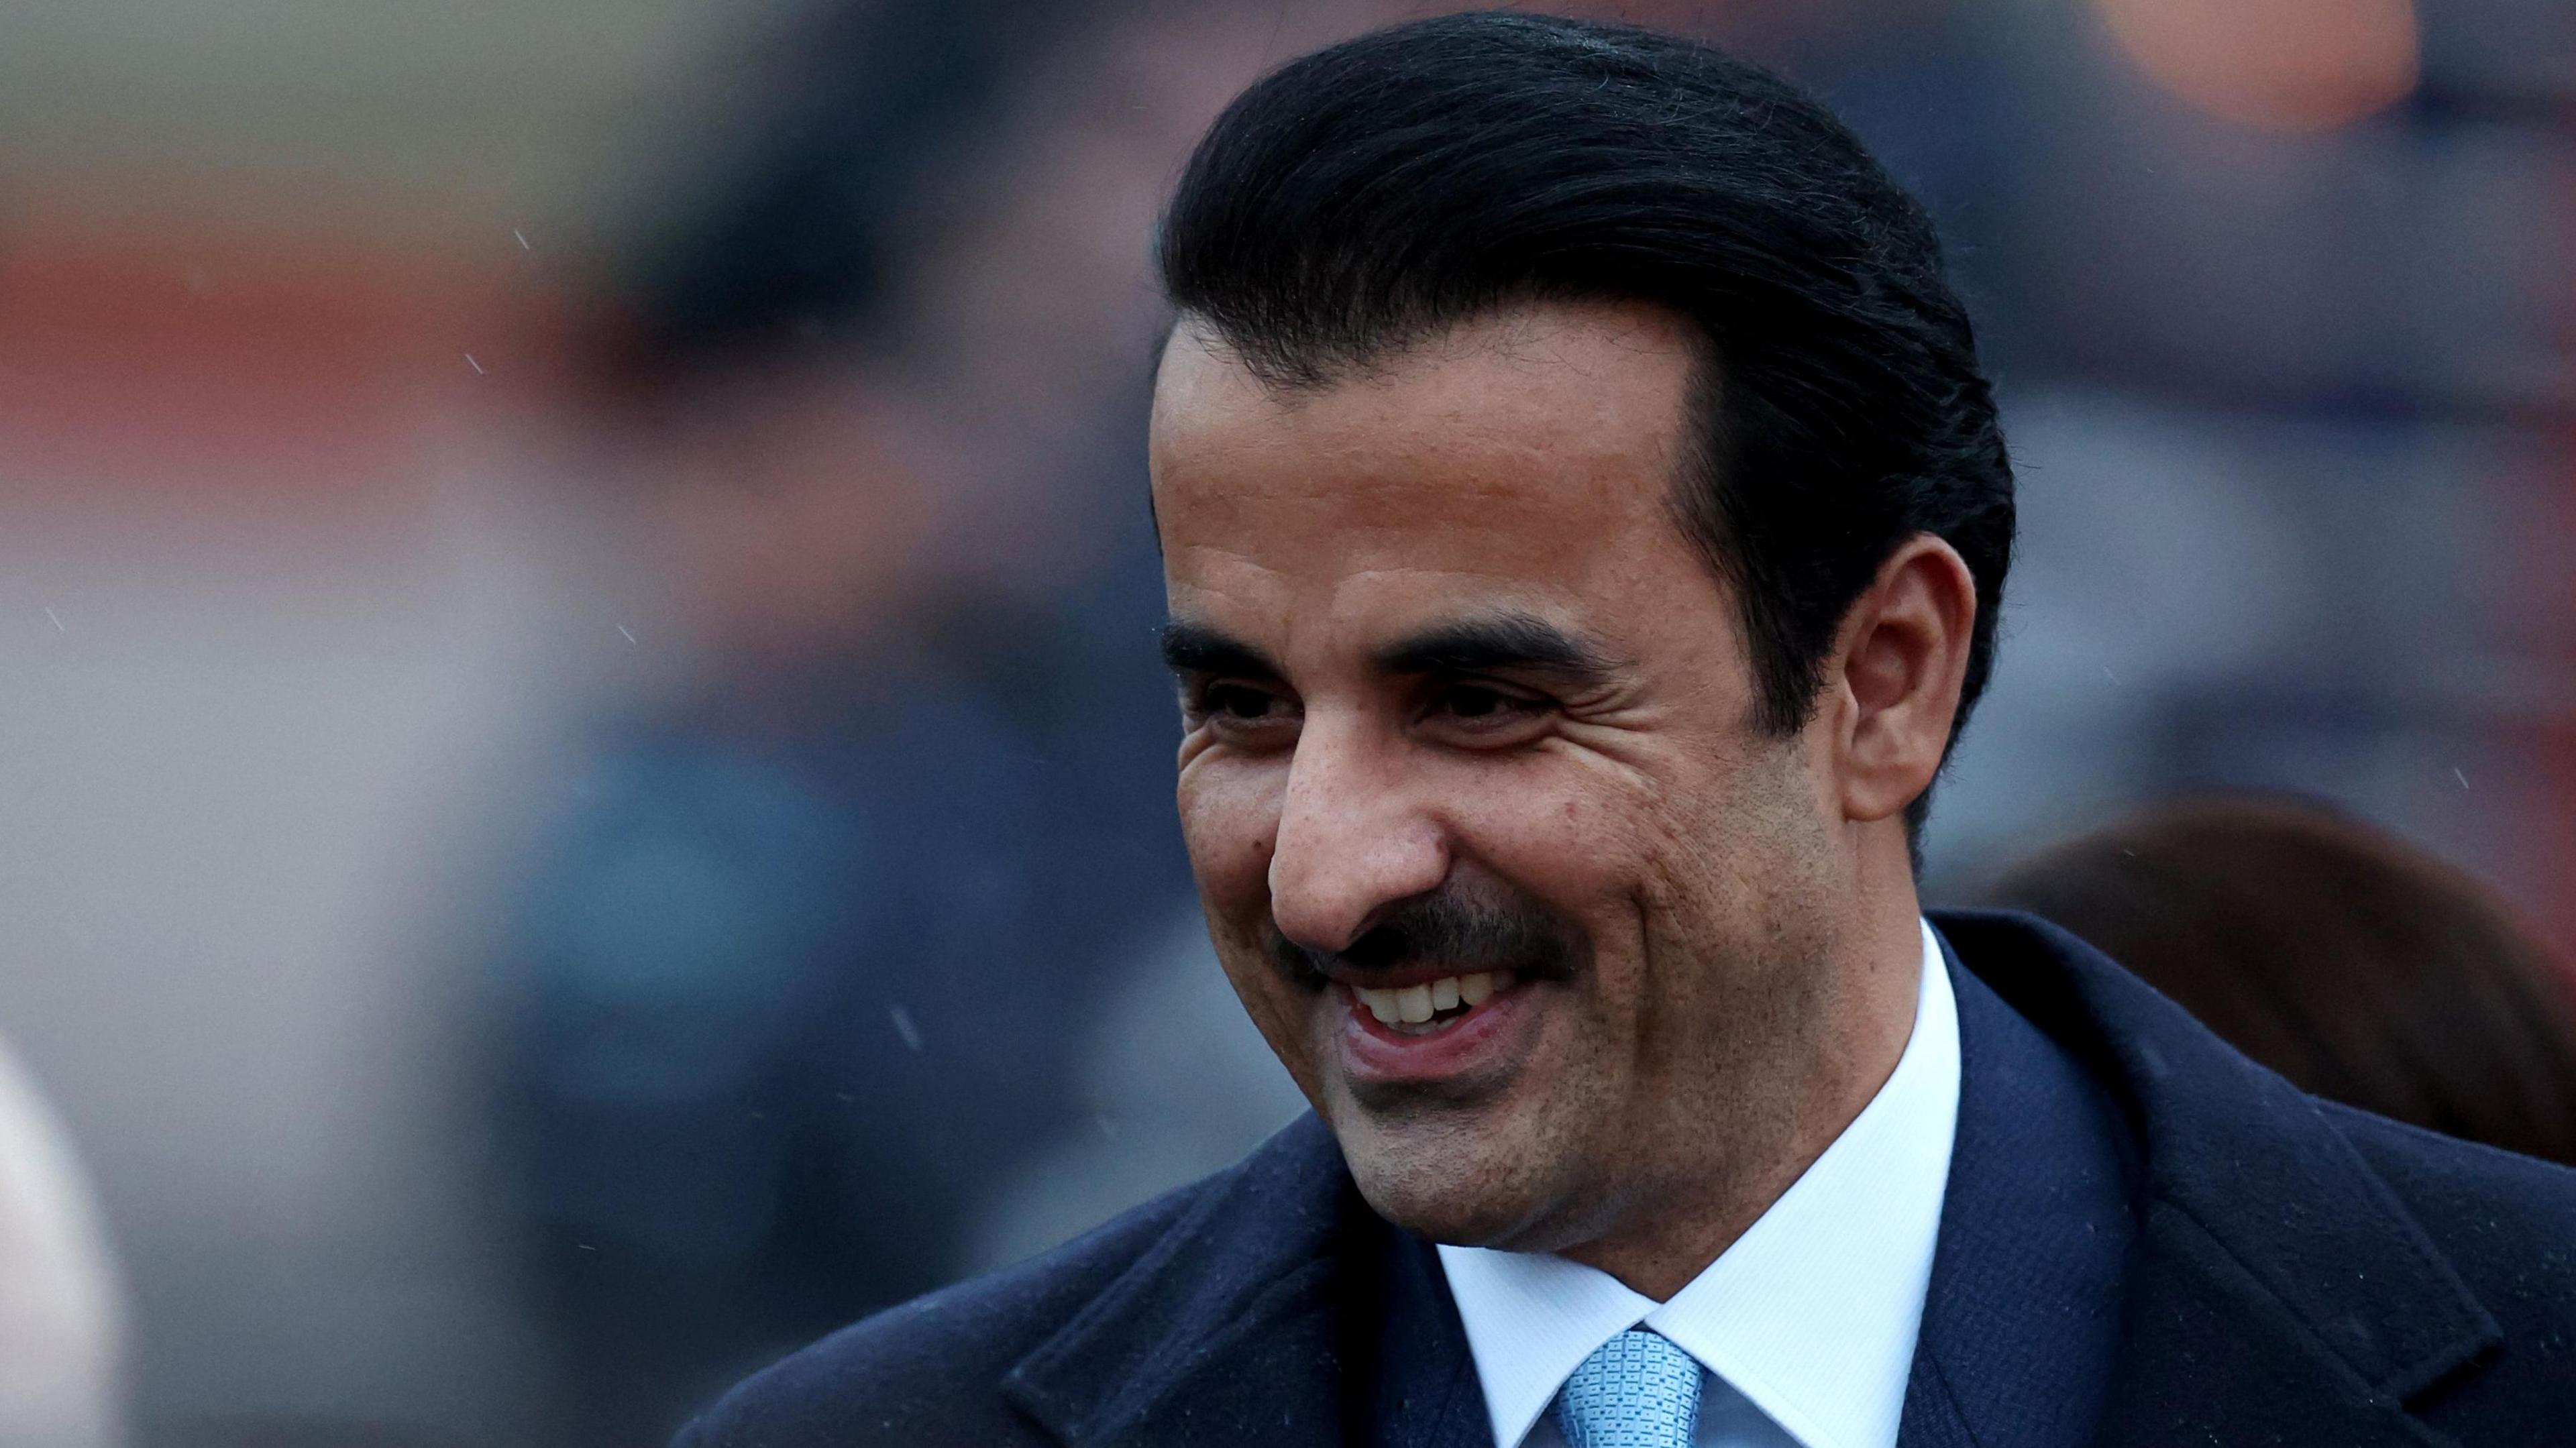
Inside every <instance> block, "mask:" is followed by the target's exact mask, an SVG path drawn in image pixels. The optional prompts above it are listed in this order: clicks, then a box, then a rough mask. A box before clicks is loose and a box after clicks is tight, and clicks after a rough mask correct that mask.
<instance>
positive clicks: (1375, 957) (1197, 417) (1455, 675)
mask: <svg viewBox="0 0 2576 1448" xmlns="http://www.w3.org/2000/svg"><path fill="white" fill-rule="evenodd" d="M1161 260H1162V267H1163V275H1164V281H1165V284H1166V287H1167V289H1168V291H1169V292H1170V295H1171V299H1172V301H1173V302H1174V304H1175V306H1176V308H1177V310H1178V314H1179V317H1178V322H1177V324H1176V326H1175V327H1174V330H1173V332H1172V334H1171V337H1170V339H1169V342H1168V344H1167V346H1166V349H1165V354H1164V358H1163V362H1162V366H1161V372H1160V376H1159V379H1158V386H1157V391H1156V396H1155V402H1154V418H1153V434H1154V436H1153V456H1152V462H1153V498H1154V505H1155V510H1156V516H1157V520H1158V526H1159V528H1160V532H1161V539H1162V544H1163V551H1164V561H1165V569H1166V579H1167V585H1168V592H1169V598H1170V605H1171V614H1172V622H1171V624H1170V627H1169V628H1168V630H1167V632H1166V639H1165V647H1166V653H1167V655H1168V658H1169V661H1170V663H1171V664H1172V666H1173V668H1174V669H1175V671H1176V673H1177V674H1178V675H1179V677H1180V679H1181V684H1182V696H1183V708H1184V717H1185V730H1186V733H1185V738H1184V741H1183V743H1182V746H1181V751H1180V782H1179V802H1180V811H1181V819H1182V825H1183V831H1184V834H1185V836H1186V838H1187V841H1188V845H1189V849H1190V854H1191V860H1192V864H1193V867H1194V869H1195V871H1196V874H1197V878H1198V883H1199V889H1200V895H1201V898H1202V901H1203V903H1204V905H1205V908H1206V912H1207V916H1208V919H1209V922H1210V927H1211V931H1212V933H1213V935H1214V937H1215V940H1216V944H1217V948H1218V953H1219V955H1220V957H1221V958H1222V959H1223V961H1224V964H1225V968H1226V972H1227V975H1228V977H1229V978H1230V979H1231V981H1232V982H1233V984H1234V986H1235V989H1236V991H1237V993H1238V995H1239V996H1240V997H1241V998H1242V1000H1243V1002H1244V1004H1245V1007H1246V1008H1247V1010H1249V1012H1250V1013H1251V1015H1252V1016H1253V1018H1254V1020H1255V1022H1256V1023H1257V1024H1258V1025H1259V1026H1260V1027H1261V1029H1262V1032H1263V1034H1264V1035H1265V1037H1266V1038H1267V1039H1268V1041H1269V1043H1270V1045H1271V1047H1272V1049H1273V1050H1274V1051H1276V1052H1277V1054H1278V1055H1279V1057H1280V1058H1281V1060H1282V1061H1283V1062H1284V1063H1285V1064H1286V1065H1287V1067H1288V1069H1289V1071H1290V1073H1291V1074H1292V1075H1293V1076H1294V1077H1295V1078H1296V1080H1297V1082H1298V1085H1299V1086H1300V1087H1301V1088H1302V1089H1303V1091H1304V1093H1305V1095H1306V1096H1307V1098H1308V1099H1309V1100H1310V1101H1311V1102H1312V1103H1313V1105H1314V1107H1315V1113H1316V1114H1315V1116H1314V1117H1313V1118H1310V1119H1308V1120H1306V1121H1304V1122H1301V1123H1300V1124H1299V1125H1297V1126H1293V1127H1291V1128H1289V1129H1288V1130H1287V1131H1285V1132H1283V1133H1282V1134H1281V1135H1280V1136H1279V1137H1277V1138H1275V1139H1274V1140H1273V1141H1271V1142H1270V1143H1269V1144H1268V1145H1266V1146H1265V1147H1263V1148H1262V1149H1261V1150H1260V1151H1258V1152H1257V1153H1255V1154H1254V1155H1253V1156H1252V1157H1250V1158H1248V1159H1247V1160H1246V1161H1244V1162H1243V1163H1242V1164H1240V1165H1239V1166H1237V1167H1235V1168H1234V1169H1232V1170H1231V1171H1228V1172H1226V1173H1223V1174H1220V1175H1219V1176H1217V1177H1214V1178H1211V1179H1209V1180H1208V1181H1206V1182H1203V1183H1200V1184H1198V1185H1196V1186H1193V1187H1189V1188H1185V1189H1183V1190H1181V1191H1179V1192H1176V1193H1174V1194H1172V1195H1171V1196H1169V1197H1166V1198H1164V1199H1162V1200H1161V1201H1159V1202H1156V1203H1153V1204H1151V1205H1149V1206H1147V1207H1145V1208H1142V1209H1140V1210H1139V1211H1137V1212H1135V1213H1133V1214H1131V1215H1129V1216H1127V1217H1124V1218H1122V1219H1120V1220H1118V1221H1116V1222H1113V1223H1111V1224H1110V1225H1108V1226H1106V1227H1104V1228H1102V1229H1100V1230H1099V1231H1098V1232H1096V1233H1094V1234H1092V1235H1091V1236H1089V1237H1087V1238H1085V1239H1083V1240H1081V1241H1079V1242H1076V1243H1075V1244H1073V1245H1072V1246H1070V1247H1068V1248H1065V1249H1064V1250H1062V1251H1060V1252H1058V1253H1055V1254H1053V1255H1050V1256H1047V1257H1043V1258H1040V1259H1038V1260H1036V1261H1033V1262H1031V1263H1029V1264H1026V1265H1024V1266H1022V1267H1020V1268H1017V1269H1014V1270H1012V1271H1009V1272H1006V1273H1003V1274H1001V1275H999V1276H996V1277H993V1278H989V1279H985V1280H982V1281H978V1282H973V1283H969V1284H966V1285H965V1286H963V1287H960V1288H956V1289H952V1290H950V1291H948V1292H945V1293H941V1294H938V1295H936V1296H933V1297H930V1298H926V1299H923V1300H921V1301H919V1302H916V1303H914V1304H912V1305H910V1306H908V1307H905V1308H900V1309H897V1310H895V1311H894V1312H891V1313H888V1314H886V1315H884V1316H881V1317H878V1318H875V1319H872V1320H870V1321H868V1322H865V1323H862V1324H860V1325H859V1326H857V1327H855V1328H852V1329H849V1330H848V1331H846V1332H844V1333H842V1334H841V1335H839V1336H837V1337H835V1338H832V1339H829V1340H827V1341H825V1342H824V1343H823V1344H821V1345H819V1346H817V1347H815V1348H813V1349H810V1350H808V1351H807V1352H806V1353H804V1354H802V1355H800V1356H799V1357H796V1358H793V1359H790V1360H789V1361H788V1362H787V1363H785V1364H782V1365H780V1366H779V1367H777V1368H774V1369H772V1370H770V1371H769V1372H768V1373H766V1374H764V1375H762V1376H761V1377H759V1378H756V1379H754V1380H753V1381H751V1382H750V1383H749V1384H746V1385H745V1386H744V1387H742V1388H740V1389H738V1390H737V1391H736V1392H735V1394H734V1395H733V1396H732V1397H730V1398H729V1399H728V1400H726V1401H725V1402H724V1403H722V1404H720V1405H719V1406H718V1407H717V1408H716V1409H715V1410H713V1411H712V1412H711V1413H710V1414H709V1415H708V1416H707V1417H705V1418H704V1419H702V1420H701V1421H700V1423H699V1424H698V1425H697V1426H696V1427H695V1428H693V1429H692V1430H691V1431H690V1433H689V1434H687V1435H685V1436H684V1442H686V1443H688V1444H691V1445H695V1448H720V1445H744V1448H748V1445H752V1444H762V1445H770V1448H803V1445H814V1448H820V1445H825V1444H845V1443H860V1442H879V1441H883V1442H889V1443H891V1442H909V1443H918V1442H938V1443H947V1442H958V1443H1024V1444H1056V1443H1063V1444H1075V1445H1087V1444H1109V1443H1118V1444H1177V1443H1219V1442H1223V1443H1246V1442H1250V1443H1281V1444H1286V1443H1314V1442H1325V1441H1333V1440H1335V1439H1337V1438H1338V1439H1346V1440H1353V1441H1368V1442H1383V1443H1406V1444H1415V1443H1428V1444H1450V1445H1458V1448H1481V1445H1485V1444H1493V1445H1495V1448H1514V1445H1521V1444H1553V1443H1559V1442H1562V1443H1570V1444H1575V1445H1588V1444H1612V1443H1617V1444H1658V1445H1687V1444H1709V1443H1724V1444H1766V1445H1769V1444H1791V1443H1794V1444H1799V1445H1803V1448H1888V1445H1891V1444H1902V1445H1905V1448H1924V1445H1935V1444H1970V1443H1975V1444H1983V1445H1998V1444H2029V1445H2042V1444H2075V1443H2084V1442H2092V1441H2103V1442H2122V1443H2182V1442H2190V1443H2239V1442H2246V1443H2253V1442H2262V1443H2317V1444H2337V1445H2345V1444H2355V1443H2397V1442H2406V1443H2429V1442H2443V1441H2454V1440H2456V1441H2459V1442H2463V1443H2521V1442H2539V1441H2544V1440H2547V1439H2550V1438H2551V1437H2552V1436H2553V1435H2556V1434H2558V1433H2560V1432H2561V1431H2563V1430H2562V1427H2561V1422H2562V1420H2563V1417H2564V1413H2565V1404H2566V1403H2567V1402H2569V1401H2571V1400H2576V1399H2571V1398H2570V1394H2571V1392H2576V1333H2571V1332H2570V1330H2569V1329H2570V1326H2571V1323H2576V1245H2572V1244H2576V1178H2571V1177H2569V1176H2568V1175H2566V1174H2564V1173H2562V1172H2560V1171H2558V1170H2557V1169H2555V1168H2551V1167H2548V1166H2544V1165H2542V1164H2539V1163H2536V1162H2530V1161H2526V1160H2523V1159H2520V1158H2517V1157H2512V1156H2508V1155H2504V1154H2501V1153H2495V1152H2488V1151H2481V1150H2478V1149H2474V1148H2469V1147H2465V1146H2461V1145H2457V1144H2453V1143H2448V1142H2444V1141H2440V1140H2437V1139H2434V1138H2431V1137H2427V1136H2425V1135H2422V1134H2420V1133H2417V1132H2413V1131H2411V1130H2408V1129H2406V1128H2402V1127H2398V1126H2395V1125H2392V1124H2390V1123H2386V1122H2382V1121H2379V1120H2377V1119H2375V1118H2370V1117H2366V1116H2362V1115H2359V1114H2357V1113H2351V1112H2347V1111H2343V1110H2341V1109H2338V1108H2333V1107H2329V1106H2326V1105H2323V1104H2321V1103H2318V1102H2315V1101H2313V1100H2311V1099H2309V1098H2307V1097H2305V1096H2302V1095H2301V1094H2299V1093H2298V1092H2297V1091H2296V1090H2295V1089H2293V1088H2291V1087H2290V1086H2289V1085H2288V1084H2287V1083H2285V1082H2282V1081H2281V1080H2279V1079H2278V1078H2276V1077H2273V1076H2271V1075H2269V1074H2267V1073H2265V1072H2263V1071H2262V1070H2260V1069H2259V1068H2257V1067H2255V1066H2253V1065H2252V1064H2251V1063H2250V1062H2247V1061H2246V1060H2244V1059H2243V1058H2242V1057H2240V1056H2237V1055H2236V1054H2235V1053H2233V1052H2232V1051H2230V1050H2229V1049H2228V1048H2227V1047H2225V1046H2224V1045H2222V1044H2220V1043H2219V1042H2218V1041H2217V1040H2216V1039H2215V1038H2214V1037H2212V1036H2210V1035H2209V1034H2207V1033H2206V1032H2205V1031H2203V1030H2201V1029H2200V1028H2199V1027H2197V1026H2196V1025H2194V1024H2193V1023H2192V1022H2191V1021H2190V1020H2189V1019H2188V1018H2187V1017H2185V1016H2184V1015H2182V1014H2181V1013H2180V1012H2179V1011H2178V1010H2176V1009H2175V1008H2174V1007H2172V1006H2171V1005H2170V1004H2168V1003H2166V1002H2164V1001H2163V1000H2162V999H2161V998H2159V997H2157V996H2155V995H2154V994H2153V993H2152V992H2150V991H2148V990H2147V989H2146V988H2144V987H2143V986H2141V985H2139V984H2138V983H2137V982H2135V981H2134V980H2132V979H2131V978H2129V977H2128V976H2126V975H2125V974H2123V973H2122V972H2121V971H2120V970H2119V968H2118V967H2116V966H2115V965H2113V964H2112V963H2111V962H2109V961H2108V960H2106V959H2104V958H2102V957H2101V956H2099V955H2097V954H2095V953H2093V952H2092V951H2090V950H2089V949H2087V948H2085V947H2084V946H2082V945H2081V944H2080V943H2079V942H2077V941H2075V940H2074V939H2073V938H2072V937H2069V936H2066V935H2064V934H2062V933H2060V932H2057V931H2055V930H2053V929H2051V928H2049V927H2046V926H2044V925H2041V924H2040V923H2038V922H2036V921H2033V920H2030V919H2027V918H2024V917H2014V916H1974V915H1968V916H1957V917H1945V918H1943V919H1942V920H1940V921H1939V922H1937V929H1936V928H1935V925H1932V924H1926V923H1925V922H1924V921H1923V919H1922V917H1921V916H1920V914H1919V913H1918V912H1919V907H1918V904H1917V901H1916V897H1915V890H1914V881H1913V871H1912V860H1911V854H1912V851H1911V837H1912V834H1913V832H1914V831H1915V830H1916V829H1917V828H1919V825H1920V822H1921V820H1922V818H1923V813H1924V809H1925V799H1926V796H1927V792H1928V791H1929V790H1930V788H1931V786H1932V783H1933V779H1934V776H1935V775H1936V774H1937V773H1938V771H1939V767H1940V764H1941V760H1942V758H1943V756H1944V754H1945V752H1946V751H1947V749H1948V746H1949V744H1950V742H1951V740H1952V739H1953V738H1954V737H1955V735H1956V733H1957V728H1958V724H1959V722H1960V721H1961V720H1962V719H1963V718H1964V717H1965V715H1966V713H1967V711H1968V709H1969V707H1970V706H1971V705H1972V704H1973V703H1974V701H1975V698H1976V696H1977V693H1978V691H1979V690H1980V688H1981V687H1982V686H1983V684H1984V682H1985V678H1986V675H1987V673H1988V671H1989V668H1990V665H1991V659H1992V654H1993V649H1994V629H1995V616H1996V606H1997V603H1998V600H1999V598H2000V593H2001V588H2002V584H2003V579H2004V573H2005V568H2006V564H2007V561H2008V555H2009V551H2010V542H2011V531H2012V485H2011V477H2010V471H2009V466H2008V463H2007V460H2006V457H2005V453H2004V448H2003V443H2002V438H2001V436H2000V434H1999V432H1998V430H1997V428H1996V425H1995V414H1994V406H1993V402H1992V400H1991V397H1990V394H1989V391H1988V388H1987V385H1986V383H1985V381H1984V379H1983V378H1982V376H1981V375H1980V374H1979V372H1978V370H1977V367H1976V362H1975V356H1974V347H1973V342H1972V339H1971V335H1970V331H1969V326H1968V322H1967V319H1966V317H1965V315H1964V313H1963V312H1962V310H1961V309H1960V306H1959V304H1958V302H1957V300H1956V299H1955V297H1953V296H1952V295H1951V293H1950V291H1949V290H1948V288H1947V285H1946V284H1945V282H1944V281H1943V280H1942V275H1941V269H1940V263H1939V256H1938V246H1937V243H1936V241H1935V238H1934V236H1933V234H1932V230H1931V227H1930V225H1929V223H1928V221H1927V220H1926V219H1925V217H1924V215H1923V213H1922V212H1921V210H1920V209H1919V208H1918V207H1916V206H1915V205H1914V204H1913V203H1912V202H1911V201H1910V200H1909V199H1908V198H1907V197H1906V196H1905V195H1904V194H1903V193H1902V192H1901V191H1899V190H1898V189H1897V188H1896V187H1895V186H1894V184H1893V183H1891V182H1890V181H1889V180H1888V179H1887V177H1886V176H1885V174H1884V173H1883V172H1881V171H1880V170H1879V168H1878V167H1877V166H1876V165H1875V164H1874V163H1873V162H1872V161H1871V160H1870V159H1869V158H1868V157H1867V155H1866V154H1865V153H1864V152H1863V151H1862V150H1861V148H1860V146H1859V144H1858V143H1857V142H1856V141H1855V140H1854V139H1853V138H1852V136H1851V135H1850V134H1849V133H1848V132H1847V131H1845V130H1844V129H1843V128H1842V127H1841V126H1840V125H1839V124H1837V123H1836V122H1835V121H1834V120H1833V119H1832V118H1831V117H1830V116H1828V115H1826V114H1825V113H1824V112H1823V111H1822V110H1821V109H1820V108H1818V107H1817V106H1816V105H1815V104H1814V103H1813V102H1811V101H1809V100H1807V99H1805V98H1803V97H1802V96H1800V95H1798V94H1797V93H1796V92H1794V91H1793V90H1791V89H1790V88H1788V87H1787V86H1785V85H1784V84H1782V83H1781V82H1780V81H1778V80H1776V79H1775V78H1773V77H1771V76H1769V75H1767V74H1765V73H1763V72H1761V71H1758V70H1756V69H1754V68H1752V67H1749V66H1746V65H1743V64H1740V63H1738V62H1735V61H1732V60H1729V59H1727V58H1725V57H1723V56H1720V55H1718V54H1715V53H1713V52H1711V51H1709V50H1707V49H1705V48H1703V47H1700V46H1696V45H1693V44H1690V43H1688V42H1684V41H1681V40H1676V39H1670V38H1666V37H1662V36H1658V35H1654V34H1650V33H1647V32H1643V31H1637V30H1632V29H1626V28H1619V27H1610V26H1599V25H1589V24H1581V23H1576V22H1571V21H1561V20H1552V19H1547V18H1542V17H1535V16H1523V15H1498V14H1485V15H1470V16H1458V17H1451V18H1447V19H1440V20H1433V21H1427V22H1422V23H1419V24H1415V25H1410V26H1406V27H1402V28H1399V29H1395V30H1391V31H1387V32H1383V33H1380V34H1376V35H1372V36H1367V37H1364V38H1362V39H1359V40H1356V41H1352V42H1349V43H1347V44H1344V45H1341V46H1337V47H1335V48H1333V49H1330V50H1327V51H1325V52H1323V53H1321V54H1319V55H1315V56H1311V57H1308V58H1307V59H1305V60H1302V61H1300V62H1297V63H1296V64H1293V65H1291V66H1289V67H1287V68H1286V69H1285V70H1283V71H1281V72H1279V73H1277V74H1275V75H1273V76H1272V77H1270V78H1269V79H1267V80H1265V81H1263V82H1262V83H1260V84H1259V85H1257V86H1255V87H1254V88H1253V89H1252V90H1251V91H1249V92H1247V93H1246V94H1245V95H1244V96H1243V97H1242V98H1240V99H1239V100H1238V101H1237V102H1236V103H1235V105H1234V106H1233V107H1232V108H1231V109H1230V110H1229V111H1228V112H1227V114H1226V115H1225V116H1224V117H1223V118H1222V119H1221V120H1220V121H1219V122H1218V123H1217V125H1216V127H1215V129H1214V130H1213V131H1212V132H1211V134H1210V135H1209V136H1208V137H1207V138H1206V140H1205V141H1204V142H1203V143H1202V145H1201V147H1200V149H1199V151H1198V153H1197V155H1196V157H1195V158H1194V159H1193V161H1192V162H1191V164H1190V166H1189V168H1188V170H1187V171H1186V173H1185V174H1184V176H1183V178H1182V180H1181V183H1180V186H1179V189H1178V193H1177V195H1176V197H1175V199H1174V200H1173V203H1172V206H1171V209H1170V212H1169V214H1168V217H1167V220H1166V224H1165V231H1164V235H1163V239H1162V258H1161Z"/></svg>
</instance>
